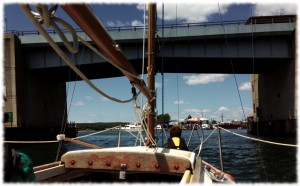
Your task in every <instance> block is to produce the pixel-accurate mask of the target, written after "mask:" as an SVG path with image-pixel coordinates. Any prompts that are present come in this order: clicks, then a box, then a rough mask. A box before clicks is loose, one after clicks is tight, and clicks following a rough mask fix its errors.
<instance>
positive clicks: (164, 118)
mask: <svg viewBox="0 0 300 186" xmlns="http://www.w3.org/2000/svg"><path fill="white" fill-rule="evenodd" d="M170 120H171V116H170V114H168V113H166V114H160V115H158V116H157V123H161V124H165V123H167V124H169V122H170Z"/></svg>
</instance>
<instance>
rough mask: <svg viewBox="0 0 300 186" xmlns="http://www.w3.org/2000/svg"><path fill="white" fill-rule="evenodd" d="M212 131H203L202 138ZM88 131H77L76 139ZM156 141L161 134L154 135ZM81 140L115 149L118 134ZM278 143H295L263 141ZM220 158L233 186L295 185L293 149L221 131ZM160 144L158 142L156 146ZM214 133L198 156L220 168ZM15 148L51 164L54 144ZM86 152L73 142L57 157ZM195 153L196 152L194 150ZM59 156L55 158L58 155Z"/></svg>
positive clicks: (195, 139)
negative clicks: (260, 185)
mask: <svg viewBox="0 0 300 186" xmlns="http://www.w3.org/2000/svg"><path fill="white" fill-rule="evenodd" d="M230 131H232V132H235V133H238V134H241V135H245V136H247V130H245V129H235V130H230ZM212 132H213V130H205V131H204V136H205V137H204V138H206V137H207V136H208V135H210V134H211V133H212ZM90 133H91V132H79V134H78V136H82V135H86V134H90ZM190 133H191V131H190V130H184V131H183V133H182V137H183V138H185V140H186V142H187V143H188V139H189V136H190ZM157 135H158V136H159V137H160V138H161V136H162V134H161V133H158V134H157ZM200 135H201V133H200V131H196V132H194V133H193V136H192V139H191V142H190V145H189V150H191V151H193V150H195V149H196V147H197V145H198V144H199V136H200ZM80 140H81V141H84V142H87V143H91V144H94V145H97V146H101V147H104V148H105V147H112V146H117V143H118V131H108V132H105V133H101V134H96V135H93V136H88V137H85V138H81V139H80ZM265 140H270V141H274V140H275V141H277V142H281V143H289V144H296V140H295V139H290V138H279V139H274V138H273V139H266V138H265ZM221 141H222V152H223V153H222V158H223V165H224V171H225V172H227V173H229V174H231V175H233V177H234V179H235V181H236V182H237V183H266V182H268V183H296V182H297V171H296V170H297V169H296V167H297V158H296V154H297V150H296V148H294V147H284V146H277V145H272V144H267V143H262V142H257V141H252V140H249V139H245V138H241V137H239V136H236V135H233V134H231V133H228V132H226V131H222V130H221ZM134 144H135V139H134V138H133V136H132V135H131V134H129V133H122V135H121V144H120V146H132V145H134ZM161 144H162V142H161V141H160V140H159V141H158V145H159V146H161ZM218 146H219V145H218V133H217V131H215V132H214V133H213V134H212V135H211V136H210V138H209V139H208V140H207V141H206V142H205V143H204V144H203V147H202V150H201V156H202V158H203V160H205V161H207V162H208V163H210V164H212V165H214V166H215V167H216V168H219V169H220V158H219V147H218ZM16 148H17V149H18V150H20V151H23V152H25V153H26V154H28V155H29V156H30V157H31V158H32V160H33V163H34V165H35V166H37V165H41V164H45V163H50V162H53V161H55V159H56V156H57V149H58V145H57V143H55V144H35V145H33V144H30V145H29V144H27V145H23V144H22V145H18V146H16ZM82 149H88V147H85V146H82V145H77V144H74V143H64V144H63V145H62V148H61V151H60V155H61V154H63V153H65V152H67V151H71V150H82ZM195 152H196V153H198V149H196V150H195ZM60 155H59V156H60Z"/></svg>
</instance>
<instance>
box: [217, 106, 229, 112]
mask: <svg viewBox="0 0 300 186" xmlns="http://www.w3.org/2000/svg"><path fill="white" fill-rule="evenodd" d="M218 111H222V112H224V111H229V109H228V108H227V107H220V108H219V109H218Z"/></svg>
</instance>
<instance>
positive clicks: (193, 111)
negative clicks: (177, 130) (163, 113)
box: [182, 108, 212, 117]
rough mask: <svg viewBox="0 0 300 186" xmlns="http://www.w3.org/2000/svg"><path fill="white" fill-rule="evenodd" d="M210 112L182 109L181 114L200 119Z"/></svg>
mask: <svg viewBox="0 0 300 186" xmlns="http://www.w3.org/2000/svg"><path fill="white" fill-rule="evenodd" d="M211 111H212V110H211V109H207V108H206V109H184V110H183V111H182V113H184V114H185V113H187V114H191V115H192V116H193V117H202V115H203V116H205V115H206V114H208V113H210V112H211Z"/></svg>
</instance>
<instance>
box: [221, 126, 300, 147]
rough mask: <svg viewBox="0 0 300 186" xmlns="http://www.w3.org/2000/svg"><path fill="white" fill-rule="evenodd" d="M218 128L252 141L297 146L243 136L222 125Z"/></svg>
mask: <svg viewBox="0 0 300 186" xmlns="http://www.w3.org/2000/svg"><path fill="white" fill-rule="evenodd" d="M220 128H221V129H223V130H224V131H226V132H229V133H232V134H234V135H237V136H240V137H242V138H247V139H250V140H254V141H259V142H264V143H269V144H273V145H281V146H286V147H298V145H293V144H286V143H277V142H272V141H267V140H261V139H257V138H251V137H248V136H244V135H241V134H237V133H235V132H232V131H229V130H227V129H224V128H222V127H220Z"/></svg>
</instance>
